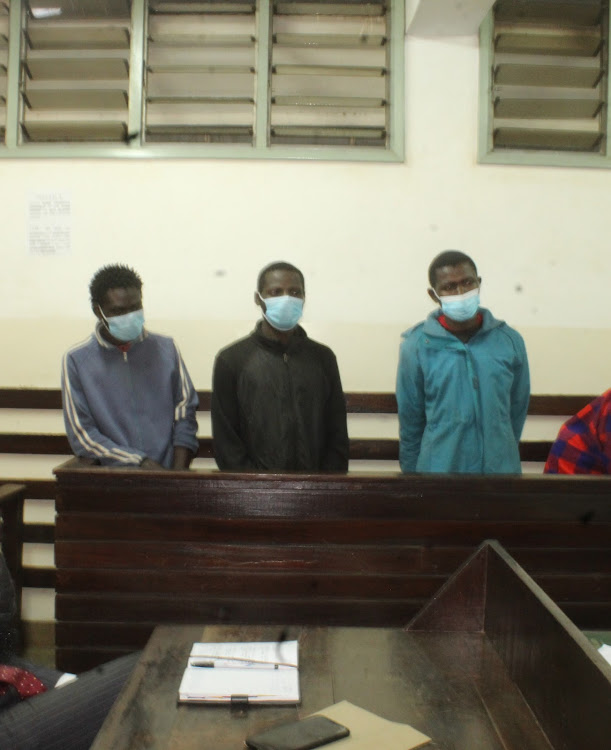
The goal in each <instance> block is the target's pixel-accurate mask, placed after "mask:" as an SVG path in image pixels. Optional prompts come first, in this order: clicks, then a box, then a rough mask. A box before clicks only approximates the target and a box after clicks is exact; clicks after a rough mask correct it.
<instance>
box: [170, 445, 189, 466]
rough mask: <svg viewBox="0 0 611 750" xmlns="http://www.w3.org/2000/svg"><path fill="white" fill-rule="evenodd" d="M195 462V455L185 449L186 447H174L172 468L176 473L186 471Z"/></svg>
mask: <svg viewBox="0 0 611 750" xmlns="http://www.w3.org/2000/svg"><path fill="white" fill-rule="evenodd" d="M191 461H193V453H192V452H191V451H190V450H189V449H188V448H185V446H184V445H175V446H174V459H173V461H172V468H173V469H174V471H185V470H186V469H188V468H189V466H190V465H191Z"/></svg>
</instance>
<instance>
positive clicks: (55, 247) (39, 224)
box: [28, 192, 72, 255]
mask: <svg viewBox="0 0 611 750" xmlns="http://www.w3.org/2000/svg"><path fill="white" fill-rule="evenodd" d="M71 209H72V206H71V201H70V196H69V195H68V194H66V193H60V192H54V193H52V192H49V193H34V194H32V195H31V196H30V199H29V204H28V253H29V254H30V255H69V254H70V245H71V237H72V215H71V214H72V211H71Z"/></svg>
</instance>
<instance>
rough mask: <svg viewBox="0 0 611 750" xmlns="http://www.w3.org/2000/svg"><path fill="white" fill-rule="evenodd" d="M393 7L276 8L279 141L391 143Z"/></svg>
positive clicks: (293, 3) (274, 100) (274, 93)
mask: <svg viewBox="0 0 611 750" xmlns="http://www.w3.org/2000/svg"><path fill="white" fill-rule="evenodd" d="M387 6H388V4H387V3H385V2H343V3H337V2H328V3H323V2H300V1H299V0H288V1H285V2H276V3H274V16H273V57H272V81H271V125H270V127H271V131H270V135H271V142H272V143H308V144H312V143H316V144H342V145H353V144H356V145H359V144H361V145H369V146H378V147H381V148H384V147H385V146H386V141H387V133H388V100H389V91H388V81H389V72H390V71H389V60H388V51H389V49H390V44H389V41H390V40H389V29H388V13H387V11H388V7H387Z"/></svg>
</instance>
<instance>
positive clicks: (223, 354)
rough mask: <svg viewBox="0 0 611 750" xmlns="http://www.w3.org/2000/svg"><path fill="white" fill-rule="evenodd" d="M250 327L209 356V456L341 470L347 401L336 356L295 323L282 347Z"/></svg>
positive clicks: (257, 465)
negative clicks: (212, 357)
mask: <svg viewBox="0 0 611 750" xmlns="http://www.w3.org/2000/svg"><path fill="white" fill-rule="evenodd" d="M260 329H261V323H259V324H258V325H257V327H256V328H255V330H254V331H253V333H251V334H250V336H247V337H246V338H243V339H240V340H239V341H236V342H235V343H233V344H231V345H230V346H228V347H226V348H225V349H222V350H221V351H220V352H219V353H218V355H217V357H216V360H215V363H214V374H213V391H212V435H213V439H214V456H215V458H216V462H217V464H218V466H219V468H220V469H224V470H228V471H290V470H296V471H347V469H348V429H347V426H346V401H345V399H344V394H343V391H342V384H341V381H340V377H339V371H338V369H337V361H336V359H335V355H334V354H333V352H332V351H331V349H329V347H327V346H323V345H322V344H319V343H317V342H316V341H312V340H311V339H309V338H308V337H307V335H306V332H305V331H304V330H303V328H301V327H298V328H297V329H296V330H295V333H294V334H293V336H292V337H291V340H290V342H289V344H288V346H287V347H286V348H285V347H284V346H283V345H282V344H280V343H279V342H277V341H272V340H271V339H268V338H266V337H265V336H263V334H262V333H261V330H260Z"/></svg>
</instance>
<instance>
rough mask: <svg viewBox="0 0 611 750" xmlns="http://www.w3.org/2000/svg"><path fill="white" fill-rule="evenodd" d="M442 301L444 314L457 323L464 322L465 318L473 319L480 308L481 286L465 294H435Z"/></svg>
mask: <svg viewBox="0 0 611 750" xmlns="http://www.w3.org/2000/svg"><path fill="white" fill-rule="evenodd" d="M435 296H436V297H437V299H438V300H439V302H440V303H441V309H442V311H443V313H444V315H447V316H448V318H450V320H455V321H456V322H457V323H463V322H464V321H465V320H471V318H474V317H475V315H476V314H477V310H478V308H479V288H477V289H472V290H471V291H470V292H465V293H464V294H449V295H443V296H442V297H440V296H439V295H438V294H437V293H436V294H435Z"/></svg>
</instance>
